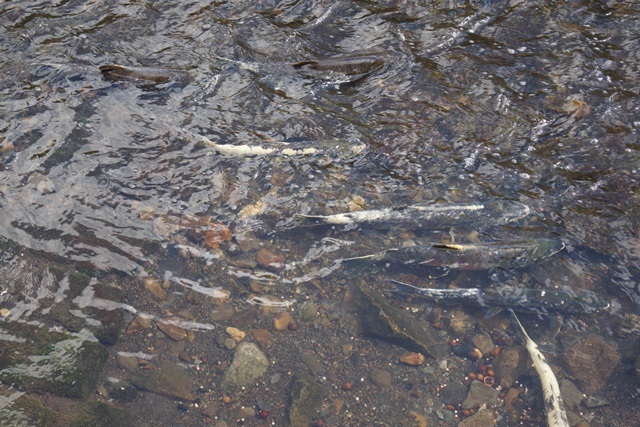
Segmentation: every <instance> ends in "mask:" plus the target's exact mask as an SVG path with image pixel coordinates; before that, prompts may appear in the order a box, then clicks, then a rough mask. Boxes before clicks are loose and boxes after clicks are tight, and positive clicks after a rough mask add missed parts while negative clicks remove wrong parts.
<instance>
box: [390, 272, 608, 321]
mask: <svg viewBox="0 0 640 427" xmlns="http://www.w3.org/2000/svg"><path fill="white" fill-rule="evenodd" d="M390 282H391V283H393V284H394V286H395V289H393V290H392V291H393V292H398V293H401V294H407V295H415V296H418V297H420V298H425V299H428V300H431V301H437V302H441V303H444V304H451V305H455V304H462V305H470V306H474V307H486V308H494V307H500V308H510V309H513V310H514V311H518V312H523V313H537V314H541V313H547V312H557V313H562V314H576V313H590V312H593V311H596V310H599V309H603V308H607V307H609V304H608V303H605V302H604V301H602V300H600V299H599V298H598V297H596V296H595V295H592V294H587V293H584V294H580V295H577V294H573V293H569V292H566V291H557V290H549V289H525V288H514V287H512V286H501V287H494V288H486V289H479V288H462V289H431V288H418V287H416V286H411V285H408V284H406V283H402V282H398V281H396V280H390Z"/></svg>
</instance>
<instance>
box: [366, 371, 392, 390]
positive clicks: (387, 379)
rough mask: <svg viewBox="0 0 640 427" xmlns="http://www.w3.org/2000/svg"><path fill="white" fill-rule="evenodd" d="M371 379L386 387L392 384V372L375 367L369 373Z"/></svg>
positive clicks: (376, 383) (381, 386) (379, 385)
mask: <svg viewBox="0 0 640 427" xmlns="http://www.w3.org/2000/svg"><path fill="white" fill-rule="evenodd" d="M369 376H370V377H371V381H372V382H373V383H374V384H375V385H377V386H378V387H380V388H386V387H390V386H391V380H392V378H391V373H390V372H389V371H386V370H384V369H378V368H375V369H373V370H372V371H371V374H369Z"/></svg>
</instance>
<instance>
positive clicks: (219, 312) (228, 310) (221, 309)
mask: <svg viewBox="0 0 640 427" xmlns="http://www.w3.org/2000/svg"><path fill="white" fill-rule="evenodd" d="M233 313H234V310H233V306H232V305H231V303H230V302H228V301H227V302H225V303H223V304H221V305H220V306H218V307H216V308H214V309H213V310H212V311H211V314H210V315H209V317H210V318H211V320H213V321H214V322H221V321H224V320H229V319H230V318H231V317H232V316H233Z"/></svg>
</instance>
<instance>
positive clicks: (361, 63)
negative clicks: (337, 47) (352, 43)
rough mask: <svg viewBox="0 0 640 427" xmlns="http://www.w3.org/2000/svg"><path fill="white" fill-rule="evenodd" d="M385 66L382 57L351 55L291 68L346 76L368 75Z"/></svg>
mask: <svg viewBox="0 0 640 427" xmlns="http://www.w3.org/2000/svg"><path fill="white" fill-rule="evenodd" d="M384 64H385V59H384V55H374V54H369V55H353V56H343V57H333V58H327V59H318V60H313V59H312V60H306V61H300V62H296V63H295V64H292V66H293V68H296V69H303V68H309V69H311V70H315V71H329V72H338V73H342V74H345V75H347V76H354V75H359V74H369V73H372V72H374V71H377V70H379V69H380V68H382V66H383V65H384Z"/></svg>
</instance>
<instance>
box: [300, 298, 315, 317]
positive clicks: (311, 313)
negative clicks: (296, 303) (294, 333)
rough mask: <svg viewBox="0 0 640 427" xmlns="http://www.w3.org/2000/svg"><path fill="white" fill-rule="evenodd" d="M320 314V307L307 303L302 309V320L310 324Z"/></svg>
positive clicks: (311, 302)
mask: <svg viewBox="0 0 640 427" xmlns="http://www.w3.org/2000/svg"><path fill="white" fill-rule="evenodd" d="M316 314H318V306H317V305H316V303H314V302H313V301H305V302H304V304H302V306H301V307H300V320H302V321H303V322H309V321H311V320H313V318H314V317H316Z"/></svg>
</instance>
